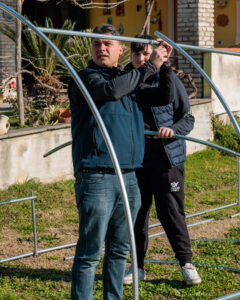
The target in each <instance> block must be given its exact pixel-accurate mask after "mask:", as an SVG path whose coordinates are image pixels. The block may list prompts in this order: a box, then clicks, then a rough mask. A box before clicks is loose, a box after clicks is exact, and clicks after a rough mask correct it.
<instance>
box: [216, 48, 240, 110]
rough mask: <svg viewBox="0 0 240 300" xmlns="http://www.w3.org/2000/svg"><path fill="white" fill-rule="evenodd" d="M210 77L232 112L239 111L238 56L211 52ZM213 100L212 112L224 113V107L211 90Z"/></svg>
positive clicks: (239, 57)
mask: <svg viewBox="0 0 240 300" xmlns="http://www.w3.org/2000/svg"><path fill="white" fill-rule="evenodd" d="M210 64H211V74H210V77H211V79H212V81H213V82H214V84H215V85H216V87H217V88H218V90H219V92H220V93H221V95H222V96H223V98H224V100H225V101H226V104H227V105H228V107H229V108H230V110H231V111H233V112H239V111H240V85H239V82H240V72H239V70H240V56H232V55H225V54H216V53H212V54H211V62H210ZM211 98H212V99H213V100H214V101H213V112H214V114H216V115H219V114H222V113H225V109H224V107H223V105H222V104H221V102H220V101H219V100H218V97H217V96H216V95H215V93H214V92H213V91H211Z"/></svg>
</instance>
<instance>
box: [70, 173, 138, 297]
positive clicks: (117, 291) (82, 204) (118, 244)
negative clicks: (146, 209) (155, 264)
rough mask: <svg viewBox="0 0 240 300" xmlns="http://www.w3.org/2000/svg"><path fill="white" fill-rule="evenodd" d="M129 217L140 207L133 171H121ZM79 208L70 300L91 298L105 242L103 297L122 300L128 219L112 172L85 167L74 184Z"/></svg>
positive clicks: (126, 254)
mask: <svg viewBox="0 0 240 300" xmlns="http://www.w3.org/2000/svg"><path fill="white" fill-rule="evenodd" d="M123 178H124V182H125V186H126V190H127V194H128V200H129V205H130V209H131V214H132V220H133V222H135V219H136V216H137V212H138V210H139V208H140V202H141V200H140V191H139V188H138V183H137V179H136V176H135V172H128V173H124V174H123ZM75 192H76V201H77V207H78V211H79V240H78V243H77V247H76V253H75V258H74V263H73V267H72V289H71V299H72V300H90V299H92V294H93V282H94V275H95V267H96V265H97V264H98V262H99V260H100V258H101V254H102V246H103V242H104V241H105V255H104V262H103V298H104V299H105V300H117V299H118V300H119V299H122V292H123V277H124V273H125V264H126V259H127V257H128V254H129V250H130V244H129V240H128V230H127V222H126V219H125V214H124V208H123V204H122V200H121V195H120V189H119V186H118V182H117V177H116V175H115V174H114V172H105V171H98V172H97V171H94V170H85V171H82V172H80V173H79V174H78V176H77V178H76V183H75Z"/></svg>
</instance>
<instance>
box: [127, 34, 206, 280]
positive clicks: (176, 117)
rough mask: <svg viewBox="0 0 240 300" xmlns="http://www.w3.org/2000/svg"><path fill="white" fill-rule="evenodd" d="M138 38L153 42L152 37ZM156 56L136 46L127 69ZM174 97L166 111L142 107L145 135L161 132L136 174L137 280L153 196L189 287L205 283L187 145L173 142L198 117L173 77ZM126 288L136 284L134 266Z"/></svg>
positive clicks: (155, 82) (142, 275)
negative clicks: (193, 240) (192, 232)
mask: <svg viewBox="0 0 240 300" xmlns="http://www.w3.org/2000/svg"><path fill="white" fill-rule="evenodd" d="M137 37H138V38H145V39H152V37H151V36H149V35H138V36H137ZM152 51H153V47H152V45H151V44H143V43H131V61H132V62H131V63H130V64H129V65H127V66H126V69H127V70H129V69H133V68H135V69H137V68H139V67H141V66H142V65H143V64H144V63H146V62H147V61H148V59H149V57H150V55H151V53H152ZM166 64H168V65H169V64H170V63H169V62H167V63H165V65H166ZM159 77H161V74H160V73H157V74H155V75H154V76H151V77H150V78H148V80H147V83H148V84H152V85H153V86H157V85H158V82H160V81H161V78H159ZM174 89H175V97H174V101H173V103H171V104H168V105H166V106H156V107H143V116H144V124H145V129H146V130H151V131H156V130H158V136H155V137H153V138H152V137H148V136H146V138H145V141H146V145H145V154H144V161H143V168H142V169H139V170H137V171H136V175H137V178H138V183H139V187H140V192H141V200H142V206H141V208H140V210H139V213H138V216H137V220H136V224H135V239H136V249H137V257H138V277H139V279H141V280H144V279H145V278H146V273H145V268H144V257H145V255H146V252H147V248H148V219H149V213H150V209H151V206H152V197H153V196H154V199H155V206H156V211H157V215H158V218H159V220H160V222H161V224H162V226H163V228H164V230H165V232H166V234H167V237H168V240H169V242H170V244H171V246H172V248H173V250H174V252H175V255H176V258H177V259H178V260H179V264H180V266H181V271H182V274H183V277H184V280H185V282H186V284H187V285H193V284H198V283H200V282H201V278H200V277H199V275H198V273H197V270H196V269H195V267H194V266H193V264H192V262H191V257H192V251H191V245H190V239H189V234H188V230H187V225H186V222H185V213H184V161H185V159H186V143H185V141H184V140H182V139H173V138H172V136H173V135H174V133H176V134H181V135H187V134H188V133H189V132H190V131H191V130H192V129H193V125H194V117H193V115H192V114H191V111H190V105H189V101H188V96H187V93H186V91H185V88H184V86H183V84H182V83H181V81H180V80H179V79H178V77H177V76H176V75H175V74H174ZM124 283H125V284H130V283H132V268H131V267H130V268H129V270H128V272H127V274H126V276H125V277H124Z"/></svg>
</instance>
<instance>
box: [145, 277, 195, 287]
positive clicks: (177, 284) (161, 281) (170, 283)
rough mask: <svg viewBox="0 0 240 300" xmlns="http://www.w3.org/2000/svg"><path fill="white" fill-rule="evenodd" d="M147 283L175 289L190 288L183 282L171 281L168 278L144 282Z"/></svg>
mask: <svg viewBox="0 0 240 300" xmlns="http://www.w3.org/2000/svg"><path fill="white" fill-rule="evenodd" d="M144 282H146V283H151V284H154V285H160V284H164V285H168V286H171V287H172V288H175V289H185V288H189V287H190V286H188V285H186V283H185V282H184V281H183V280H174V279H173V280H170V279H167V278H160V279H152V280H144Z"/></svg>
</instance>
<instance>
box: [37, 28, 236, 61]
mask: <svg viewBox="0 0 240 300" xmlns="http://www.w3.org/2000/svg"><path fill="white" fill-rule="evenodd" d="M37 29H38V30H40V31H41V32H45V33H55V34H63V35H71V36H73V35H75V36H86V37H89V38H102V39H104V38H108V39H109V40H110V39H111V40H118V41H124V42H135V43H146V44H152V45H158V44H159V42H158V41H156V40H149V39H140V38H135V37H128V36H114V35H112V36H111V37H109V36H108V35H106V34H99V33H92V32H84V31H75V30H65V29H55V28H46V27H37ZM176 45H178V46H179V47H181V48H182V49H188V50H197V51H201V52H213V53H219V54H228V55H235V56H240V52H236V51H229V50H222V49H214V48H207V47H200V46H192V45H185V44H176Z"/></svg>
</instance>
